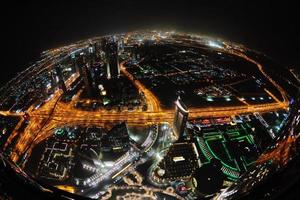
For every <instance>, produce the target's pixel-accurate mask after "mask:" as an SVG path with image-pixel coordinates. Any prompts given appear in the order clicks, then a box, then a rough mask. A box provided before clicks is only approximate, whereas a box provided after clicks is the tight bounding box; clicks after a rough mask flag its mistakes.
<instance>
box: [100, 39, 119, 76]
mask: <svg viewBox="0 0 300 200" xmlns="http://www.w3.org/2000/svg"><path fill="white" fill-rule="evenodd" d="M102 49H103V51H104V52H105V56H106V73H107V78H108V79H111V78H113V79H114V78H118V77H119V76H120V66H119V58H118V43H117V42H115V41H114V40H112V41H108V40H107V39H103V40H102Z"/></svg>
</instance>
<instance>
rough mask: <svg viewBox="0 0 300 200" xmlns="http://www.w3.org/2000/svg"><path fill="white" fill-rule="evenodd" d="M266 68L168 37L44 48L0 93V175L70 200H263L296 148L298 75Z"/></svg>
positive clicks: (236, 47) (111, 38)
mask: <svg viewBox="0 0 300 200" xmlns="http://www.w3.org/2000/svg"><path fill="white" fill-rule="evenodd" d="M274 66H275V64H274V63H273V61H272V60H271V59H270V58H268V57H267V56H265V55H264V54H262V53H260V52H257V51H255V50H253V49H249V48H247V47H246V46H244V45H241V44H236V43H233V42H230V41H226V40H222V39H219V38H214V37H209V36H204V35H198V34H188V33H182V32H175V31H157V30H143V31H133V32H129V33H122V34H112V35H106V36H99V37H93V38H89V39H85V40H81V41H78V42H76V43H72V44H69V45H66V46H62V47H59V48H54V49H50V50H46V51H44V52H42V54H41V58H40V60H39V61H37V62H36V63H33V64H32V65H30V66H29V67H28V68H27V69H26V70H24V71H22V72H21V73H19V74H18V75H17V76H16V77H15V78H14V79H12V80H11V81H9V82H8V83H7V84H6V85H4V86H3V87H2V88H0V149H1V150H0V153H1V154H0V155H1V157H0V158H1V162H0V174H1V176H3V177H5V178H6V179H10V178H11V177H15V179H16V180H18V181H19V182H22V183H26V184H28V185H33V186H34V187H35V188H38V189H39V191H42V192H43V193H56V194H55V195H56V197H58V196H59V198H66V199H76V198H86V199H89V198H90V199H118V200H127V199H128V200H129V199H149V200H152V199H153V200H154V199H165V200H169V199H171V200H173V199H174V200H175V199H190V200H192V199H195V200H196V199H220V200H221V199H238V197H247V199H268V198H269V197H271V196H272V195H273V193H274V194H277V192H281V191H282V190H283V187H281V186H279V185H273V184H268V183H269V182H270V180H271V179H270V178H271V177H275V176H273V175H274V174H276V177H277V173H278V172H283V171H284V169H286V168H287V167H291V166H292V167H293V166H294V164H293V163H294V162H298V164H299V151H297V150H299V144H300V143H299V141H300V139H299V138H300V137H299V134H300V131H299V130H300V110H299V103H300V99H299V96H297V94H299V83H300V71H299V70H298V69H296V68H290V69H289V70H288V72H286V71H283V70H282V71H280V70H279V69H277V68H275V67H274ZM291 163H292V164H291ZM289 169H290V168H289ZM296 171H297V170H296V169H294V168H293V169H290V170H288V172H289V176H288V177H290V178H289V181H292V179H293V177H295V176H294V174H295V173H296ZM11 174H14V175H11ZM278 179H279V180H281V181H282V184H286V182H285V181H288V180H285V179H284V180H282V179H280V176H279V175H278ZM18 181H15V182H18ZM268 181H269V182H268ZM263 184H264V190H262V189H258V188H262V185H263ZM13 187H15V186H14V185H13V184H12V185H6V186H3V188H6V192H5V193H4V194H3V199H14V198H13V196H14V194H13V192H12V188H13ZM0 188H1V187H0ZM1 192H3V191H1ZM68 195H71V196H68ZM247 195H248V196H247ZM0 199H1V198H0Z"/></svg>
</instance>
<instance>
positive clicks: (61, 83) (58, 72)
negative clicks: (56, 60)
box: [55, 65, 67, 92]
mask: <svg viewBox="0 0 300 200" xmlns="http://www.w3.org/2000/svg"><path fill="white" fill-rule="evenodd" d="M55 71H56V75H57V83H58V85H59V87H60V89H62V91H63V92H66V91H67V88H66V85H65V82H64V80H63V77H62V74H61V69H60V66H59V65H57V66H56V67H55Z"/></svg>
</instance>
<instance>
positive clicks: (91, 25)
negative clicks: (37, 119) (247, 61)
mask: <svg viewBox="0 0 300 200" xmlns="http://www.w3.org/2000/svg"><path fill="white" fill-rule="evenodd" d="M26 2H27V1H26ZM283 2H285V3H283ZM1 7H2V11H1V33H2V46H1V47H2V56H1V73H0V78H1V81H0V85H2V84H4V83H5V82H7V81H8V80H9V79H11V78H12V77H13V76H15V75H16V73H17V72H19V71H22V70H24V69H25V68H26V67H27V66H28V65H29V64H30V63H31V62H33V61H35V60H37V59H38V57H39V54H40V52H41V51H43V50H46V49H49V48H53V47H58V46H61V45H64V44H68V43H70V42H75V41H77V40H79V39H84V38H88V37H91V36H96V35H103V34H109V33H121V32H127V31H132V30H139V29H165V30H179V31H184V32H192V33H203V34H206V35H211V36H218V37H221V38H225V39H228V40H231V41H234V42H239V43H242V44H245V45H246V46H248V47H251V48H254V49H257V50H259V51H262V52H264V53H266V54H267V55H269V56H271V57H273V58H274V59H275V61H277V62H279V63H281V64H283V65H285V66H289V65H297V66H300V58H299V57H300V32H299V30H297V29H298V26H299V19H300V17H299V12H298V6H297V5H296V3H291V2H289V3H287V1H276V2H275V1H271V0H268V1H256V2H254V1H247V2H246V1H242V0H239V1H229V0H223V1H222V0H219V1H214V0H205V1H201V0H193V1H188V0H181V1H177V0H166V1H163V0H160V1H158V0H153V1H144V0H139V1H137V0H122V1H121V0H120V1H114V0H98V1H80V2H77V1H64V2H63V3H62V1H43V2H42V3H37V1H36V2H34V1H32V2H31V3H24V2H23V3H17V2H11V3H9V4H8V5H2V6H1Z"/></svg>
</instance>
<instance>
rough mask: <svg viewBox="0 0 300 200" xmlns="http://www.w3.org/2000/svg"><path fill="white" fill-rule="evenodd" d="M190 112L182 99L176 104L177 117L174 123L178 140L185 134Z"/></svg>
mask: <svg viewBox="0 0 300 200" xmlns="http://www.w3.org/2000/svg"><path fill="white" fill-rule="evenodd" d="M188 115H189V111H188V109H187V107H186V105H185V104H184V103H183V102H182V100H181V99H180V97H178V99H177V100H176V102H175V116H174V122H173V130H174V133H175V135H176V136H177V138H178V139H181V138H182V137H183V134H184V130H185V127H186V122H187V120H188Z"/></svg>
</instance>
